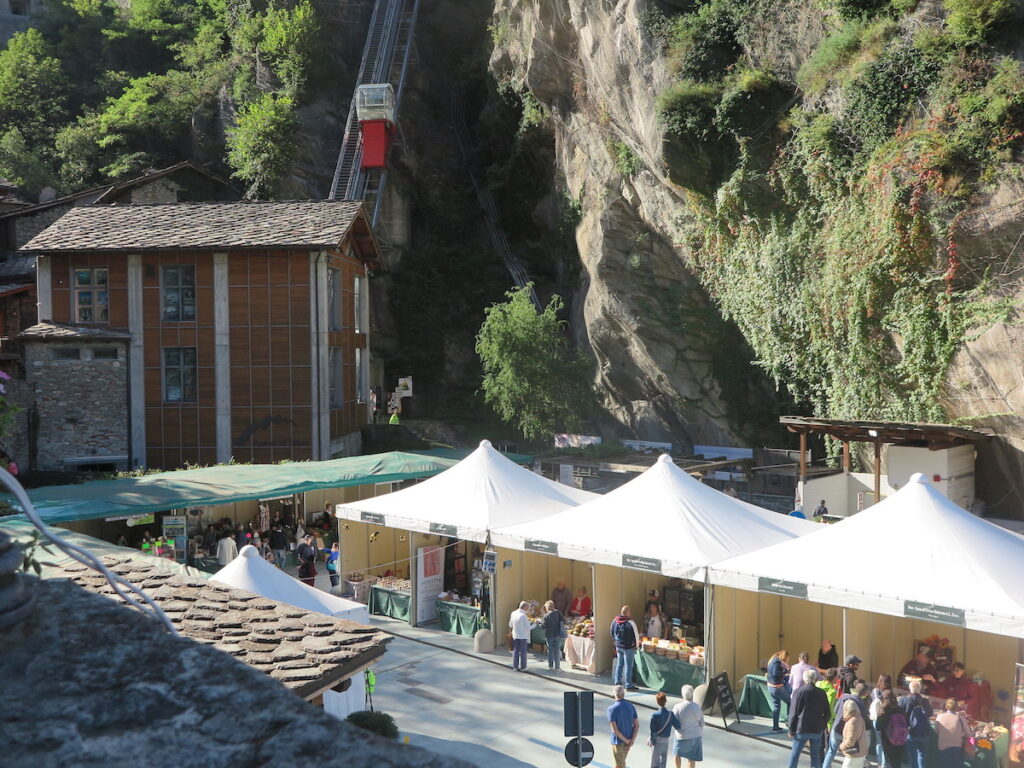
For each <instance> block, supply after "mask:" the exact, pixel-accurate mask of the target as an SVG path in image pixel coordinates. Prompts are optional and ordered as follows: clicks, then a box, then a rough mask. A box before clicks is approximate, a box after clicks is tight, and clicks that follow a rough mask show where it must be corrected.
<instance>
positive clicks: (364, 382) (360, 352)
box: [355, 347, 370, 403]
mask: <svg viewBox="0 0 1024 768" xmlns="http://www.w3.org/2000/svg"><path fill="white" fill-rule="evenodd" d="M355 358H356V359H355V368H356V402H357V403H365V402H366V401H367V400H368V399H369V390H370V387H369V386H368V383H369V378H368V377H367V375H366V373H367V371H366V366H367V363H368V362H369V360H368V358H369V349H364V348H363V347H356V355H355Z"/></svg>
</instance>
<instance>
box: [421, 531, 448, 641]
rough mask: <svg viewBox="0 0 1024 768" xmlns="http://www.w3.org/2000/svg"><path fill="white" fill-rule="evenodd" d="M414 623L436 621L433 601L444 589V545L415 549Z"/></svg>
mask: <svg viewBox="0 0 1024 768" xmlns="http://www.w3.org/2000/svg"><path fill="white" fill-rule="evenodd" d="M416 552H417V556H416V624H427V623H429V622H431V621H437V607H436V606H435V605H434V601H435V600H437V596H438V595H439V594H440V593H441V590H442V589H444V547H438V546H430V547H420V548H419V549H418V550H416Z"/></svg>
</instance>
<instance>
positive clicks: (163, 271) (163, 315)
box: [160, 264, 199, 323]
mask: <svg viewBox="0 0 1024 768" xmlns="http://www.w3.org/2000/svg"><path fill="white" fill-rule="evenodd" d="M185 270H191V272H192V285H191V286H188V285H186V284H185V282H184V281H183V280H182V273H183V272H184V271H185ZM169 271H173V272H176V273H177V274H178V283H177V285H169V283H168V281H167V273H168V272H169ZM189 287H190V288H191V289H192V317H185V316H184V315H185V308H186V307H187V306H188V305H187V304H186V303H185V297H184V291H185V289H186V288H189ZM168 289H173V290H176V291H177V292H178V317H177V318H173V317H167V299H166V292H167V290H168ZM198 313H199V303H198V302H197V301H196V267H195V265H194V264H161V265H160V322H161V323H194V322H196V318H197V315H198Z"/></svg>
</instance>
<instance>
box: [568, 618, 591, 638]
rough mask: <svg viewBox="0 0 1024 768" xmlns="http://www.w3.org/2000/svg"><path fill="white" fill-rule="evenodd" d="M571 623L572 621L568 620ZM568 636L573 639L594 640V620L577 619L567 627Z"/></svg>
mask: <svg viewBox="0 0 1024 768" xmlns="http://www.w3.org/2000/svg"><path fill="white" fill-rule="evenodd" d="M570 621H572V619H570ZM569 634H570V635H573V636H574V637H589V638H590V639H591V640H593V639H594V620H593V619H588V618H578V619H576V620H575V623H574V624H572V625H571V626H570V627H569Z"/></svg>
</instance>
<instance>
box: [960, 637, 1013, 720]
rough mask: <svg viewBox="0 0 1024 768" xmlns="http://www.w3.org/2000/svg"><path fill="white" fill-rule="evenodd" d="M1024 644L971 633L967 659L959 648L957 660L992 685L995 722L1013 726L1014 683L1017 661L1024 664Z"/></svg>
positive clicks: (991, 714) (1008, 639) (968, 638)
mask: <svg viewBox="0 0 1024 768" xmlns="http://www.w3.org/2000/svg"><path fill="white" fill-rule="evenodd" d="M1020 646H1021V642H1020V641H1019V640H1018V639H1017V638H1015V637H1006V636H1005V635H992V634H989V633H988V632H978V631H976V630H973V629H969V630H967V648H966V652H967V655H966V659H965V658H964V656H963V651H961V649H960V648H957V660H958V661H963V662H964V663H965V664H966V665H967V674H968V675H975V674H980V675H981V676H982V677H983V678H985V680H987V681H988V683H989V685H991V686H992V696H993V701H992V710H991V713H990V717H991V719H992V720H994V721H996V722H998V723H1002V724H1003V725H1009V723H1010V717H1011V716H1012V714H1013V711H1012V710H1013V702H1014V693H1013V691H1014V680H1015V676H1016V674H1017V671H1016V666H1015V665H1016V664H1017V662H1024V655H1021V652H1020Z"/></svg>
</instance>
